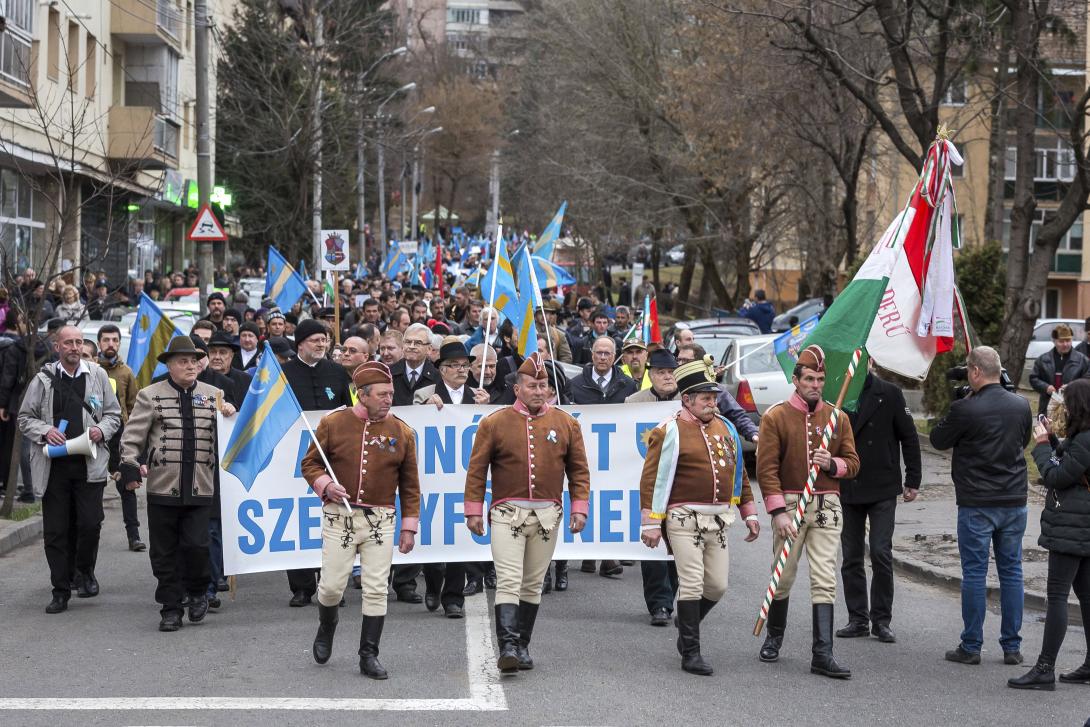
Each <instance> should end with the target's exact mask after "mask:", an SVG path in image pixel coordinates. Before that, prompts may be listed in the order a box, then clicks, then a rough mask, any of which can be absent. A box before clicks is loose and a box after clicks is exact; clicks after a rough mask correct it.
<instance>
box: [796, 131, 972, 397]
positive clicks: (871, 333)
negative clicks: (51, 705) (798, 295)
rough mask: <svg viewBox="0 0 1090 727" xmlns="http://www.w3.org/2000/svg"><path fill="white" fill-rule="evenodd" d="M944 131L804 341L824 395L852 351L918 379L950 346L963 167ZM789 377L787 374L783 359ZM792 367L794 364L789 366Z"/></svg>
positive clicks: (854, 389) (857, 382)
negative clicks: (958, 167) (818, 357)
mask: <svg viewBox="0 0 1090 727" xmlns="http://www.w3.org/2000/svg"><path fill="white" fill-rule="evenodd" d="M961 161H962V160H961V157H960V156H959V155H958V152H957V149H955V148H954V145H953V144H951V143H950V142H949V141H948V140H947V139H946V138H945V135H942V136H940V138H939V139H937V140H936V141H935V143H933V144H932V145H931V148H930V149H929V150H928V153H927V158H926V161H925V163H924V168H923V171H922V172H921V174H920V181H919V183H918V184H917V185H916V188H915V190H914V191H913V194H912V197H911V199H909V202H908V204H907V205H906V206H905V208H904V209H902V210H901V211H900V212H899V213H898V214H897V216H896V217H895V218H894V219H893V222H891V223H890V225H889V227H888V228H886V231H885V233H884V234H883V235H882V238H881V239H880V240H879V241H878V244H877V245H875V246H874V249H873V250H872V251H871V254H870V255H869V256H868V257H867V259H866V261H865V262H864V263H863V266H862V267H861V268H860V269H859V272H858V273H856V275H855V277H854V278H852V281H851V282H850V283H849V284H848V287H846V288H845V289H844V291H843V292H842V293H841V294H840V295H839V296H838V297H837V299H836V300H835V301H833V304H832V305H831V306H830V307H829V309H828V310H827V311H825V313H824V315H823V316H822V318H821V321H820V322H819V323H818V325H817V327H816V328H815V329H814V332H813V333H812V334H810V336H808V337H807V338H806V341H805V344H804V345H807V346H809V345H811V344H817V345H819V346H821V347H822V349H823V350H824V351H825V364H826V375H825V392H824V395H825V398H826V399H828V400H830V401H833V400H835V399H836V397H837V395H838V394H839V393H840V388H841V385H842V383H843V381H844V376H845V374H846V372H847V369H848V363H849V361H850V360H851V357H852V354H853V352H854V351H855V349H857V348H863V349H864V354H863V358H862V360H861V361H860V365H859V368H857V371H859V372H864V371H866V368H865V367H866V357H867V356H868V355H870V356H873V357H874V360H875V361H877V362H878V363H879V364H880V365H881V366H882V367H883V368H887V369H890V370H892V371H896V372H898V373H901V374H904V375H906V376H912V377H916V378H921V379H922V378H923V377H925V376H926V375H927V370H928V368H930V366H931V361H932V360H933V359H934V357H935V354H936V353H941V352H943V351H948V350H950V349H951V348H952V347H953V335H954V330H953V320H954V316H955V314H957V315H958V316H959V318H961V319H962V320H963V326H964V328H965V330H966V331H968V330H969V329H968V326H967V325H965V324H964V306H962V305H958V306H955V305H954V301H955V299H957V300H959V301H960V296H957V294H956V290H955V286H954V263H953V249H954V247H959V246H960V241H959V236H958V231H957V222H956V220H957V208H956V207H955V205H954V192H953V185H952V183H951V175H950V168H951V165H952V164H961ZM783 367H784V373H785V374H787V376H788V377H790V376H791V373H792V372H791V371H790V370H788V368H789V367H788V366H787V365H786V364H784V366H783ZM791 368H793V365H792V366H791ZM865 378H866V377H865V376H862V375H858V376H856V377H855V378H854V379H853V381H852V384H851V386H850V387H849V389H848V392H847V395H846V396H845V398H844V407H845V408H846V409H854V408H855V403H856V401H857V400H858V398H859V391H860V390H861V389H862V387H863V381H864V379H865Z"/></svg>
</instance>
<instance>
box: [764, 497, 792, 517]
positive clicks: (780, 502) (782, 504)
mask: <svg viewBox="0 0 1090 727" xmlns="http://www.w3.org/2000/svg"><path fill="white" fill-rule="evenodd" d="M780 508H783V509H785V510H786V509H787V500H785V499H783V495H768V496H767V497H765V512H768V513H771V512H772V511H773V510H778V509H780Z"/></svg>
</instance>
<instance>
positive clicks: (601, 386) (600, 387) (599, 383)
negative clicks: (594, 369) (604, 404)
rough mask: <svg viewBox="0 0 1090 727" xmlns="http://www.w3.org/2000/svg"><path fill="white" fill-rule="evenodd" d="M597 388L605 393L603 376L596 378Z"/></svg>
mask: <svg viewBox="0 0 1090 727" xmlns="http://www.w3.org/2000/svg"><path fill="white" fill-rule="evenodd" d="M598 388H599V389H601V390H602V393H603V394H604V393H606V377H605V376H599V377H598Z"/></svg>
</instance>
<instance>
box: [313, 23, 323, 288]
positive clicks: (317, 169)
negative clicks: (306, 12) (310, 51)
mask: <svg viewBox="0 0 1090 727" xmlns="http://www.w3.org/2000/svg"><path fill="white" fill-rule="evenodd" d="M324 25H325V21H324V19H323V17H322V11H321V9H320V7H319V8H318V9H315V11H314V36H313V37H314V92H313V101H312V107H313V108H312V109H311V116H310V136H311V156H312V157H313V158H314V179H313V183H314V189H313V193H312V195H313V197H314V209H313V210H311V218H310V226H311V234H312V236H313V238H314V249H313V251H312V254H313V259H314V267H313V268H312V270H313V271H314V273H315V274H316V275H317V274H318V270H319V268H320V267H321V262H320V261H321V259H322V51H323V50H324V49H323V48H322V45H323V35H324Z"/></svg>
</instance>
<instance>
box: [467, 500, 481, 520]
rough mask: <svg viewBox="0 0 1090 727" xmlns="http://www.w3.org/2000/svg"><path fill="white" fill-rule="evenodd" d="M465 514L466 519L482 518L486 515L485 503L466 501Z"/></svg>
mask: <svg viewBox="0 0 1090 727" xmlns="http://www.w3.org/2000/svg"><path fill="white" fill-rule="evenodd" d="M463 512H465V516H466V517H471V516H477V517H482V516H483V515H484V503H483V502H469V501H468V500H467V501H466V503H465V505H464V506H463Z"/></svg>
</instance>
